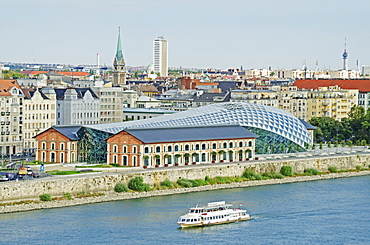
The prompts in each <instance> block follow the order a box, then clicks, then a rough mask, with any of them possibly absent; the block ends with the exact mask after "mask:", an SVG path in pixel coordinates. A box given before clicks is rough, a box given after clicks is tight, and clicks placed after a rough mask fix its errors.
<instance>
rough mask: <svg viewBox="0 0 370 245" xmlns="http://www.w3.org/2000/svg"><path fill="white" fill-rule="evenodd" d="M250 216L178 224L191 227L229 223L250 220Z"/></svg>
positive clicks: (182, 226)
mask: <svg viewBox="0 0 370 245" xmlns="http://www.w3.org/2000/svg"><path fill="white" fill-rule="evenodd" d="M250 219H251V217H250V216H246V217H239V218H238V219H235V220H224V221H217V222H200V223H180V222H178V223H177V224H178V225H180V226H181V228H189V227H205V226H211V225H222V224H228V223H234V222H238V221H245V220H250Z"/></svg>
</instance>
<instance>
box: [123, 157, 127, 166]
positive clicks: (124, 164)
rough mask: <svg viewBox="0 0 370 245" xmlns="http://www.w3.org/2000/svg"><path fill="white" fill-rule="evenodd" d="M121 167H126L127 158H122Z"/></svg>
mask: <svg viewBox="0 0 370 245" xmlns="http://www.w3.org/2000/svg"><path fill="white" fill-rule="evenodd" d="M122 165H123V166H127V156H123V157H122Z"/></svg>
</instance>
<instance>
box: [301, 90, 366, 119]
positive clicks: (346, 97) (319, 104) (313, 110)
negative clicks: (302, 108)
mask: <svg viewBox="0 0 370 245" xmlns="http://www.w3.org/2000/svg"><path fill="white" fill-rule="evenodd" d="M358 94H359V91H358V89H341V88H339V87H338V86H330V87H319V88H318V89H317V90H315V91H309V92H308V100H307V115H308V118H307V120H310V119H311V118H312V117H331V118H334V119H336V120H339V121H341V120H342V119H343V118H345V117H348V113H349V112H350V110H351V108H352V107H353V106H354V105H358Z"/></svg>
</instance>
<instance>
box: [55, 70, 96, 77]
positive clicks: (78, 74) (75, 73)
mask: <svg viewBox="0 0 370 245" xmlns="http://www.w3.org/2000/svg"><path fill="white" fill-rule="evenodd" d="M57 73H59V74H61V75H64V76H70V77H72V76H74V77H85V76H89V75H90V73H88V72H82V71H57Z"/></svg>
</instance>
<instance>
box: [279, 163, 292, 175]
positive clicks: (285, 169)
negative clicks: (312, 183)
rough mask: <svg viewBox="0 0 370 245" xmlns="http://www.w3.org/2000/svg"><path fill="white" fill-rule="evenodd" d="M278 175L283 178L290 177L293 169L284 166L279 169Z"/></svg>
mask: <svg viewBox="0 0 370 245" xmlns="http://www.w3.org/2000/svg"><path fill="white" fill-rule="evenodd" d="M280 173H281V174H282V175H285V176H292V174H293V168H292V167H291V166H288V165H285V166H282V167H281V169H280Z"/></svg>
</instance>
